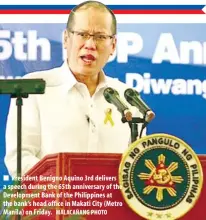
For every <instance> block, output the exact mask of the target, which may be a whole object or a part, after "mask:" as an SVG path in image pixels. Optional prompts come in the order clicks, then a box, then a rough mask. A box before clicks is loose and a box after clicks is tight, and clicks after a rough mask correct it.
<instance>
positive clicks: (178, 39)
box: [0, 24, 206, 185]
mask: <svg viewBox="0 0 206 220" xmlns="http://www.w3.org/2000/svg"><path fill="white" fill-rule="evenodd" d="M64 28H65V24H1V26H0V78H1V79H8V78H15V77H20V76H23V75H24V74H26V73H28V72H33V71H37V70H43V69H49V68H52V67H56V66H59V65H61V63H62V61H63V54H64V53H63V50H62V44H61V40H62V33H63V30H64ZM205 30H206V24H119V25H118V36H117V37H118V42H119V43H118V48H117V53H116V54H115V55H114V57H113V58H112V59H111V61H110V62H108V64H107V66H106V67H105V69H104V70H105V72H106V73H107V75H109V76H112V77H115V78H118V79H119V80H121V81H123V82H126V83H127V84H128V85H129V86H131V87H134V88H136V89H137V90H138V91H139V92H140V93H141V96H142V98H143V99H144V100H145V102H146V103H147V104H148V105H149V106H150V107H151V108H152V109H153V111H154V112H155V113H156V118H155V119H154V121H152V123H151V124H150V125H149V126H148V134H152V133H159V132H162V133H168V134H172V135H175V136H177V137H179V138H181V139H183V140H184V141H186V142H187V143H188V144H189V145H190V146H191V147H192V148H193V149H194V150H195V152H196V153H198V154H205V153H206V147H205V145H206V135H205V128H204V123H205V121H206V114H205V112H206V111H205V110H206V80H205V76H206V73H205V70H206V69H205V64H206V42H205V40H206V31H205ZM9 101H10V100H9V97H8V96H5V95H1V96H0V168H1V169H0V185H2V183H3V182H2V179H1V176H2V175H5V174H7V170H6V167H5V165H4V155H5V124H6V118H7V113H8V107H9Z"/></svg>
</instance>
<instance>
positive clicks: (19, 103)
mask: <svg viewBox="0 0 206 220" xmlns="http://www.w3.org/2000/svg"><path fill="white" fill-rule="evenodd" d="M28 96H29V95H28V94H21V92H20V91H18V92H17V93H16V94H12V95H11V98H16V106H17V181H16V184H17V185H19V186H20V185H21V175H22V166H21V145H22V106H23V98H28ZM20 188H21V187H19V188H18V190H17V192H18V193H21V189H20ZM17 220H21V215H20V214H18V215H17Z"/></svg>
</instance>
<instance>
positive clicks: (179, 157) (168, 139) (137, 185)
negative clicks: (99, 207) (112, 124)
mask: <svg viewBox="0 0 206 220" xmlns="http://www.w3.org/2000/svg"><path fill="white" fill-rule="evenodd" d="M119 183H120V186H121V192H122V194H123V197H124V199H125V201H126V203H127V204H128V205H129V207H130V208H131V209H132V210H133V211H134V212H136V213H137V214H139V215H140V216H142V217H144V218H145V219H149V220H161V219H163V220H174V219H178V218H179V217H181V216H183V215H184V214H186V213H187V212H188V211H189V210H190V209H191V208H192V207H193V206H194V205H195V203H196V201H197V200H198V198H199V195H200V192H201V189H202V184H203V172H202V167H201V164H200V162H199V159H198V157H197V156H196V154H195V153H194V151H193V150H192V149H191V147H190V146H188V145H187V144H186V143H185V142H184V141H182V140H181V139H179V138H177V137H174V136H171V135H167V134H154V135H149V136H146V137H144V138H141V139H140V140H137V141H136V142H134V143H133V144H131V146H130V148H129V149H128V150H127V151H126V152H125V154H123V157H122V161H121V164H120V167H119Z"/></svg>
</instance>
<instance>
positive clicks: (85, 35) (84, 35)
mask: <svg viewBox="0 0 206 220" xmlns="http://www.w3.org/2000/svg"><path fill="white" fill-rule="evenodd" d="M78 36H81V37H87V36H88V34H85V33H78Z"/></svg>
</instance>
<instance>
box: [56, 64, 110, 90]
mask: <svg viewBox="0 0 206 220" xmlns="http://www.w3.org/2000/svg"><path fill="white" fill-rule="evenodd" d="M60 69H61V72H63V74H64V75H65V78H66V82H67V85H68V89H71V88H72V87H73V86H75V85H76V84H77V83H79V82H78V81H77V80H76V78H75V77H74V75H73V73H72V72H71V70H70V68H69V66H68V64H67V62H66V61H65V62H64V63H63V65H62V66H61V67H60ZM107 84H108V80H107V76H106V75H105V73H104V71H103V70H101V71H100V73H99V84H98V86H97V89H96V91H97V90H100V89H101V88H105V87H107Z"/></svg>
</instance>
